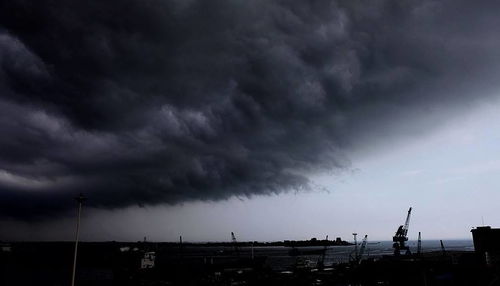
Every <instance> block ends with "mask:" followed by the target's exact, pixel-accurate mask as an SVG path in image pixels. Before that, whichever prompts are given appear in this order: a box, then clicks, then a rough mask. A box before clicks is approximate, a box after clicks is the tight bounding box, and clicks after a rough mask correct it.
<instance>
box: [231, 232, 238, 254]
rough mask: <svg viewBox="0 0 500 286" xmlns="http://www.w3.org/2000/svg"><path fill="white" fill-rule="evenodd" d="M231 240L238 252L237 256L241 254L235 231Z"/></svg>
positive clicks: (235, 250)
mask: <svg viewBox="0 0 500 286" xmlns="http://www.w3.org/2000/svg"><path fill="white" fill-rule="evenodd" d="M231 241H232V242H233V246H234V252H236V255H237V256H240V251H239V249H238V242H237V241H236V236H234V232H231Z"/></svg>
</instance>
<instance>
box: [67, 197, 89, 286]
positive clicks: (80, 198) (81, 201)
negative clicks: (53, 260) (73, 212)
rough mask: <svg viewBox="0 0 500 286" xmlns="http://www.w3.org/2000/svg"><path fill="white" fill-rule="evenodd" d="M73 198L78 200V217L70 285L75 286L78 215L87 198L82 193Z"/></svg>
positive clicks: (78, 232) (78, 219)
mask: <svg viewBox="0 0 500 286" xmlns="http://www.w3.org/2000/svg"><path fill="white" fill-rule="evenodd" d="M75 200H76V201H77V202H78V217H77V220H76V238H75V254H74V256H73V274H72V276H71V286H75V273H76V255H77V253H78V238H79V236H80V217H81V214H82V204H83V202H84V201H85V200H87V198H86V197H84V196H83V194H80V195H79V196H78V197H76V198H75Z"/></svg>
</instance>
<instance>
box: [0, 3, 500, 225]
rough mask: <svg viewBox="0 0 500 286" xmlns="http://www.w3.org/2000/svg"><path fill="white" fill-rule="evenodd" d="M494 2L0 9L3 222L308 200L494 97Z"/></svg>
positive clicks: (497, 44) (498, 58) (498, 57)
mask: <svg viewBox="0 0 500 286" xmlns="http://www.w3.org/2000/svg"><path fill="white" fill-rule="evenodd" d="M493 2H494V1H491V4H490V3H488V2H482V3H481V6H478V4H477V3H472V2H470V1H376V2H373V3H365V2H362V1H326V0H324V1H323V0H316V1H302V0H300V1H299V0H297V1H269V0H265V1H264V0H262V1H238V0H233V1H229V0H214V1H197V0H191V1H174V0H172V1H160V0H158V1H156V0H150V1H134V0H127V1H105V2H103V1H70V0H65V1H62V0H61V1H57V0H54V1H49V2H48V3H47V2H45V3H42V2H40V1H34V2H33V3H31V2H26V1H9V2H7V3H3V4H0V132H1V133H2V136H1V137H0V216H10V217H15V218H26V219H33V218H36V217H43V216H46V215H51V214H62V213H64V211H65V210H67V209H68V207H72V204H71V197H72V196H74V195H75V194H77V193H78V192H84V193H86V194H87V195H88V196H89V197H90V198H91V200H90V201H89V203H91V204H92V205H94V206H97V207H103V208H114V207H124V206H128V205H133V204H139V205H143V204H161V203H168V204H174V203H179V202H184V201H189V200H218V199H224V198H228V197H230V196H251V195H254V194H270V193H280V192H284V191H290V190H295V191H300V190H307V189H310V188H311V184H310V181H309V179H308V175H310V174H314V173H316V172H320V171H325V170H332V169H338V168H346V167H348V166H349V161H348V159H347V158H345V155H344V153H343V150H345V149H346V148H350V146H352V145H363V144H370V143H369V142H359V141H360V140H366V139H367V138H369V137H370V136H376V135H374V134H377V133H379V132H383V130H384V129H386V128H391V127H390V126H394V125H395V123H391V121H397V122H398V123H397V124H396V125H397V126H398V128H400V127H401V126H404V124H406V123H405V122H408V120H409V121H411V120H412V118H420V117H424V118H425V117H428V116H429V114H427V113H429V112H436V110H437V111H440V110H445V109H446V108H447V106H450V105H456V104H464V103H469V102H471V101H473V100H475V99H477V94H474V93H473V91H478V90H489V89H492V88H494V87H495V86H496V78H497V76H498V67H499V64H500V53H499V52H498V51H499V50H500V40H499V38H498V37H497V35H498V31H497V30H498V27H500V23H499V22H500V19H498V17H497V16H496V15H495V13H494V11H498V9H499V8H500V7H497V6H499V4H495V3H493ZM426 112H427V113H426ZM438 113H439V112H438ZM431 117H432V118H438V117H439V116H436V115H434V116H431ZM404 119H406V120H407V121H405V120H404ZM424 125H425V124H424ZM408 128H409V127H408ZM422 128H427V126H424V127H422ZM366 134H369V135H370V136H368V137H367V135H366Z"/></svg>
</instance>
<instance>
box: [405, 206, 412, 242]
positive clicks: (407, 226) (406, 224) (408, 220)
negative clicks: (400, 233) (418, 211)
mask: <svg viewBox="0 0 500 286" xmlns="http://www.w3.org/2000/svg"><path fill="white" fill-rule="evenodd" d="M411 209H412V208H411V207H410V209H409V210H408V215H407V216H406V221H405V226H404V231H405V232H404V234H405V236H406V234H408V228H409V227H410V217H411Z"/></svg>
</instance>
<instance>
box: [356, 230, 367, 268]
mask: <svg viewBox="0 0 500 286" xmlns="http://www.w3.org/2000/svg"><path fill="white" fill-rule="evenodd" d="M367 242H368V235H367V234H365V237H364V238H363V242H361V247H360V248H359V254H358V263H359V262H361V259H363V254H364V253H365V249H366V243H367Z"/></svg>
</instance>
